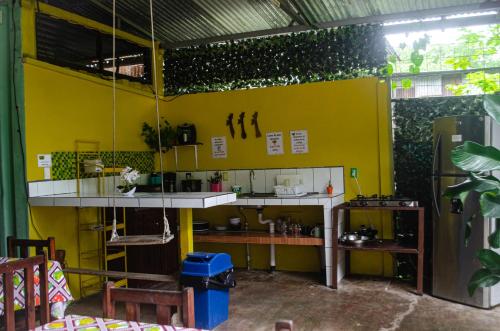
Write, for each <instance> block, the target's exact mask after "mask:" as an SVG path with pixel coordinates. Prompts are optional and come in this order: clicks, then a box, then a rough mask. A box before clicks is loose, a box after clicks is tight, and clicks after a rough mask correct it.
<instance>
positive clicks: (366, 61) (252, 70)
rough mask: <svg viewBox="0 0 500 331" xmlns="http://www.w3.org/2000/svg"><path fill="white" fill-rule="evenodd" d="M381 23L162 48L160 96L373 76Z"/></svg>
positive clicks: (379, 56) (382, 51) (380, 53)
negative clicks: (163, 86) (163, 55)
mask: <svg viewBox="0 0 500 331" xmlns="http://www.w3.org/2000/svg"><path fill="white" fill-rule="evenodd" d="M386 50H387V46H386V40H385V36H384V31H383V27H382V25H380V24H373V25H369V24H365V25H348V26H342V27H337V28H333V29H322V30H314V31H307V32H301V33H292V34H287V35H274V36H269V37H263V38H253V39H246V40H240V41H227V42H223V43H216V44H205V45H198V46H193V47H186V48H179V49H167V50H165V61H164V67H163V70H164V76H165V94H166V95H176V94H185V93H199V92H215V91H224V90H235V89H246V88H254V87H268V86H283V85H291V84H303V83H309V82H319V81H333V80H340V79H353V78H357V77H366V76H378V75H379V74H380V72H381V70H382V69H383V68H385V67H386V65H387V51H386Z"/></svg>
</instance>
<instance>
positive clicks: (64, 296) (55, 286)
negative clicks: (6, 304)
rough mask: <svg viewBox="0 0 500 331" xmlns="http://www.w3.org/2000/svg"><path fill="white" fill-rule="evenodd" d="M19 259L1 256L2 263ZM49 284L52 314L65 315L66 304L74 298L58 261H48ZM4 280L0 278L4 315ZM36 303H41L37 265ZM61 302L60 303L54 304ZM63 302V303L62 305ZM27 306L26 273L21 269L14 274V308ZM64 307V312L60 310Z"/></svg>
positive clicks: (56, 315) (1, 306)
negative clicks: (25, 297)
mask: <svg viewBox="0 0 500 331" xmlns="http://www.w3.org/2000/svg"><path fill="white" fill-rule="evenodd" d="M12 260H17V259H15V258H7V257H0V264H2V263H6V262H8V261H12ZM48 274H49V279H48V284H49V302H50V303H51V304H52V305H51V315H52V316H53V317H56V318H58V317H62V316H64V308H65V304H66V303H68V302H69V301H72V300H73V296H71V292H70V291H69V288H68V283H67V282H66V278H65V277H64V274H63V272H62V269H61V265H60V264H59V262H57V261H48ZM3 296H4V293H3V280H2V278H0V315H3V312H4V311H3ZM35 303H36V304H37V305H39V304H40V278H39V272H38V266H36V267H35ZM54 304H59V305H54ZM60 304H62V305H60ZM24 307H25V300H24V273H23V271H22V270H19V271H18V272H16V274H15V275H14V309H15V310H20V309H23V308H24ZM61 309H62V312H61V311H60V310H61Z"/></svg>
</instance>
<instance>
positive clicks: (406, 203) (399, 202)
mask: <svg viewBox="0 0 500 331" xmlns="http://www.w3.org/2000/svg"><path fill="white" fill-rule="evenodd" d="M350 205H351V206H353V207H418V201H413V200H411V199H409V198H404V197H394V196H392V195H381V196H379V195H377V194H373V195H371V196H369V197H367V196H364V195H358V196H356V198H355V199H352V200H351V201H350Z"/></svg>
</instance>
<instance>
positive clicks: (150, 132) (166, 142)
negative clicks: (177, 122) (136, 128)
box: [141, 120, 176, 152]
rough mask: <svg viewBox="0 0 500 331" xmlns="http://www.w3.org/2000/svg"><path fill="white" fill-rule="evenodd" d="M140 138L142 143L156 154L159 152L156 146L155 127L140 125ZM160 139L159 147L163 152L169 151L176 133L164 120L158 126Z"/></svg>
mask: <svg viewBox="0 0 500 331" xmlns="http://www.w3.org/2000/svg"><path fill="white" fill-rule="evenodd" d="M141 136H142V137H144V142H145V143H146V145H148V147H149V148H151V149H152V150H154V151H157V152H159V151H160V148H159V146H158V131H157V130H156V128H155V127H152V126H151V125H149V124H148V123H146V122H144V123H143V124H142V132H141ZM160 139H161V147H162V149H163V150H164V151H168V150H170V149H171V148H172V146H173V145H175V139H176V132H175V130H174V129H173V128H172V126H170V123H169V122H168V121H167V120H164V123H163V124H160Z"/></svg>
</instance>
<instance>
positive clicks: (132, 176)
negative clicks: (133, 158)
mask: <svg viewBox="0 0 500 331" xmlns="http://www.w3.org/2000/svg"><path fill="white" fill-rule="evenodd" d="M140 177H141V175H140V174H139V171H137V170H134V169H132V168H131V167H125V168H124V169H123V170H122V171H121V172H120V182H121V184H122V185H120V186H118V188H119V189H120V190H121V192H122V193H126V192H128V191H130V190H131V189H133V188H134V187H135V183H136V182H137V180H138V179H139V178H140Z"/></svg>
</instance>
